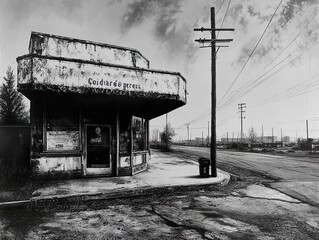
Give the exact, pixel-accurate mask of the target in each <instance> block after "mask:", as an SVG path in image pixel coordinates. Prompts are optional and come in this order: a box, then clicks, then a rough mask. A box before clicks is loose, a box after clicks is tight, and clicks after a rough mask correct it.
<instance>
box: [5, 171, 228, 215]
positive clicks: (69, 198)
mask: <svg viewBox="0 0 319 240" xmlns="http://www.w3.org/2000/svg"><path fill="white" fill-rule="evenodd" d="M223 174H225V175H226V177H225V178H224V179H222V180H221V181H220V182H214V183H204V184H203V183H202V184H190V185H171V186H167V185H166V186H156V187H152V186H146V187H139V188H133V189H127V190H117V191H105V192H98V193H79V194H69V195H55V196H44V197H41V196H37V197H31V198H30V199H28V200H23V201H11V202H2V203H0V209H4V208H12V207H31V208H38V207H41V206H44V205H50V204H64V203H79V202H86V201H95V200H110V199H117V198H130V197H137V196H146V195H157V194H163V193H172V192H182V191H191V190H206V189H207V190H208V189H212V188H214V187H222V186H225V185H227V184H228V183H229V181H230V179H231V175H230V174H229V173H227V172H225V171H223Z"/></svg>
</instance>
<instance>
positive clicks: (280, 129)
mask: <svg viewBox="0 0 319 240" xmlns="http://www.w3.org/2000/svg"><path fill="white" fill-rule="evenodd" d="M280 139H281V147H283V146H284V145H283V142H282V128H281V129H280Z"/></svg>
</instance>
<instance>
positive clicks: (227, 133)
mask: <svg viewBox="0 0 319 240" xmlns="http://www.w3.org/2000/svg"><path fill="white" fill-rule="evenodd" d="M227 143H228V132H227Z"/></svg>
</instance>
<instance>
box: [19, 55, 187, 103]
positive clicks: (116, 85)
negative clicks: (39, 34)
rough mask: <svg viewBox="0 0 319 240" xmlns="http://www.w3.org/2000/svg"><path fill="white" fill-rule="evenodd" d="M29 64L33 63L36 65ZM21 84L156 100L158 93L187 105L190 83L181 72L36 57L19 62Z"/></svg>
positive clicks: (21, 59)
mask: <svg viewBox="0 0 319 240" xmlns="http://www.w3.org/2000/svg"><path fill="white" fill-rule="evenodd" d="M28 61H32V64H30V63H28ZM30 66H32V69H31V71H26V70H25V68H29V67H30ZM20 67H21V68H20ZM18 84H19V87H20V86H21V85H24V84H32V86H34V88H35V89H41V86H43V87H44V88H49V89H50V88H51V89H50V90H55V91H60V92H79V93H84V92H87V91H93V92H102V93H108V94H113V95H129V94H130V93H131V92H135V93H142V94H143V95H145V94H146V96H147V94H149V95H150V97H152V98H156V97H157V95H156V94H158V95H166V96H167V99H170V98H171V99H174V100H179V101H182V102H184V103H185V102H186V81H185V80H184V79H183V78H182V77H181V75H180V74H178V73H171V72H164V71H156V70H142V69H133V68H124V67H123V68H120V67H114V66H109V65H102V64H90V63H83V62H73V61H65V60H57V59H48V58H39V57H35V56H34V57H32V58H30V57H26V58H19V59H18ZM170 96H171V97H170Z"/></svg>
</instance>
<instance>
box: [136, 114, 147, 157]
mask: <svg viewBox="0 0 319 240" xmlns="http://www.w3.org/2000/svg"><path fill="white" fill-rule="evenodd" d="M144 150H146V121H145V119H143V118H139V117H133V151H144Z"/></svg>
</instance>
